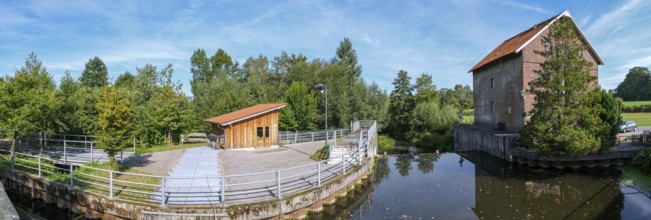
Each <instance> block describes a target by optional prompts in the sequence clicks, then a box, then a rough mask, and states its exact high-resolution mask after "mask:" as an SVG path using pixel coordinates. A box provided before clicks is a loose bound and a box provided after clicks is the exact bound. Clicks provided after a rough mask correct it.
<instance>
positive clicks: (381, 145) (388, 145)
mask: <svg viewBox="0 0 651 220" xmlns="http://www.w3.org/2000/svg"><path fill="white" fill-rule="evenodd" d="M377 145H378V153H383V152H388V151H391V149H393V146H395V145H396V140H393V138H391V137H389V136H386V135H380V136H379V137H378V141H377Z"/></svg>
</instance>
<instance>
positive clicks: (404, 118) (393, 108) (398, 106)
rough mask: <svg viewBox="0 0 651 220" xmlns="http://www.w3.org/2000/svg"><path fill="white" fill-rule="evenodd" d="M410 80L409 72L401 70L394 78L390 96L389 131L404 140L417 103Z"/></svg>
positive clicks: (393, 135)
mask: <svg viewBox="0 0 651 220" xmlns="http://www.w3.org/2000/svg"><path fill="white" fill-rule="evenodd" d="M410 81H411V78H410V77H409V73H407V71H404V70H400V71H399V72H398V75H397V76H396V79H394V80H393V91H391V95H390V96H389V125H388V129H389V133H390V134H391V136H392V137H394V138H397V139H402V140H404V139H405V138H406V136H405V134H406V132H408V131H409V128H411V121H412V120H411V111H412V109H414V105H415V103H414V97H413V95H412V90H413V88H412V86H411V84H410Z"/></svg>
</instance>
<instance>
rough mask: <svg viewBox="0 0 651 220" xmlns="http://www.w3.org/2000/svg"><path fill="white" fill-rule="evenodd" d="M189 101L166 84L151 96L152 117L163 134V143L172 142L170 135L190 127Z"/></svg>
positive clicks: (169, 143)
mask: <svg viewBox="0 0 651 220" xmlns="http://www.w3.org/2000/svg"><path fill="white" fill-rule="evenodd" d="M189 105H190V104H189V101H188V99H187V98H186V97H185V95H183V94H182V93H180V92H177V91H174V88H172V86H169V85H166V86H163V88H161V90H160V91H158V92H157V93H156V94H155V95H154V97H153V98H152V102H151V106H155V108H154V109H153V112H152V117H153V118H154V121H155V122H156V123H157V125H158V127H159V128H160V129H162V130H163V132H164V134H165V143H167V144H168V145H171V144H172V139H173V138H172V135H173V134H174V135H178V134H180V133H181V131H183V130H184V129H186V128H188V127H190V123H191V121H190V120H191V116H190V114H191V111H190V108H189Z"/></svg>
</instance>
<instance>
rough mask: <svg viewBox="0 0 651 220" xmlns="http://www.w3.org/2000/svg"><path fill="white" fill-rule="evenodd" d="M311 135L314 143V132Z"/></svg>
mask: <svg viewBox="0 0 651 220" xmlns="http://www.w3.org/2000/svg"><path fill="white" fill-rule="evenodd" d="M310 134H311V135H312V142H314V132H310Z"/></svg>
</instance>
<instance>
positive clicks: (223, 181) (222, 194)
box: [219, 176, 226, 207]
mask: <svg viewBox="0 0 651 220" xmlns="http://www.w3.org/2000/svg"><path fill="white" fill-rule="evenodd" d="M225 189H226V178H225V177H224V176H222V192H221V193H220V194H219V197H220V198H219V200H221V202H222V207H224V206H225V205H226V201H224V199H225V198H226V197H225V196H224V192H225V191H226V190H225Z"/></svg>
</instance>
